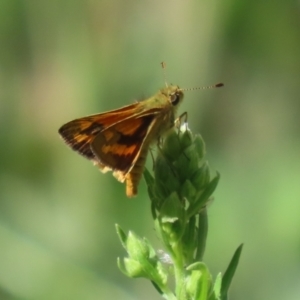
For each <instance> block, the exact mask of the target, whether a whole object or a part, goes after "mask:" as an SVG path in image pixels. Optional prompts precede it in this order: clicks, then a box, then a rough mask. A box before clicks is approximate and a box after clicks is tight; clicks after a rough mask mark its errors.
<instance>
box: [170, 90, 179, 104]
mask: <svg viewBox="0 0 300 300" xmlns="http://www.w3.org/2000/svg"><path fill="white" fill-rule="evenodd" d="M179 101H180V93H174V94H171V102H172V104H173V105H174V106H176V105H177V104H178V103H179Z"/></svg>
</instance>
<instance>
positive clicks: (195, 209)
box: [187, 173, 220, 217]
mask: <svg viewBox="0 0 300 300" xmlns="http://www.w3.org/2000/svg"><path fill="white" fill-rule="evenodd" d="M219 179H220V174H219V173H217V175H216V177H215V178H214V179H212V181H211V182H210V183H209V184H208V185H207V186H206V188H205V189H204V191H203V193H202V194H201V195H200V197H199V199H197V201H196V202H195V203H194V204H192V205H191V206H190V207H189V208H188V212H187V215H188V217H190V216H193V215H194V214H197V213H199V212H200V210H201V209H202V208H203V207H204V206H205V205H206V203H207V200H208V199H209V197H210V196H211V195H212V193H213V192H214V190H215V189H216V187H217V185H218V182H219Z"/></svg>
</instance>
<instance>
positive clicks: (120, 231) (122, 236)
mask: <svg viewBox="0 0 300 300" xmlns="http://www.w3.org/2000/svg"><path fill="white" fill-rule="evenodd" d="M115 227H116V231H117V234H118V237H119V239H120V241H121V244H122V246H123V247H124V248H125V250H127V247H126V241H127V235H126V233H125V232H124V231H123V229H122V228H121V227H120V226H119V225H118V224H115Z"/></svg>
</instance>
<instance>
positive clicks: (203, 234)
mask: <svg viewBox="0 0 300 300" xmlns="http://www.w3.org/2000/svg"><path fill="white" fill-rule="evenodd" d="M207 232H208V218H207V209H206V207H205V208H203V209H202V210H201V211H200V213H199V216H198V236H197V252H196V256H195V260H196V261H201V260H202V259H203V255H204V252H205V247H206V239H207Z"/></svg>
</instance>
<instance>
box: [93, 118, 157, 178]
mask: <svg viewBox="0 0 300 300" xmlns="http://www.w3.org/2000/svg"><path fill="white" fill-rule="evenodd" d="M155 117H156V116H155V115H153V114H148V115H142V116H139V117H134V118H130V119H127V120H123V121H121V122H119V123H117V124H115V125H113V126H111V127H108V128H106V129H104V130H102V131H101V132H100V133H99V134H98V135H97V136H96V137H95V138H94V140H93V142H92V143H91V150H92V152H93V153H94V155H95V156H96V158H97V159H98V160H99V161H100V162H101V163H102V164H103V165H105V166H106V167H108V168H110V169H112V170H117V171H121V173H123V174H126V173H127V172H128V171H129V170H130V168H131V167H132V166H133V165H134V163H135V161H136V158H137V156H138V155H139V153H140V151H141V148H142V146H143V144H144V141H145V139H146V137H147V133H148V131H149V129H150V128H151V124H152V123H153V121H154V120H155Z"/></svg>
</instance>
